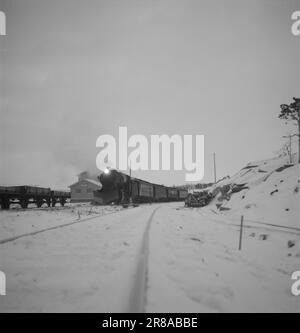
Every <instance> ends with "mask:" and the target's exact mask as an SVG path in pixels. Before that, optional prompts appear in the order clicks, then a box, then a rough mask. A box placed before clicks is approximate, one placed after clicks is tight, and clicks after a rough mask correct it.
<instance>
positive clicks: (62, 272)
mask: <svg viewBox="0 0 300 333" xmlns="http://www.w3.org/2000/svg"><path fill="white" fill-rule="evenodd" d="M26 213H27V214H28V215H30V214H31V216H32V217H33V219H34V220H35V221H36V222H37V218H36V216H37V214H39V213H40V212H37V211H33V210H32V211H28V212H26ZM151 213H152V208H151V207H150V206H148V207H144V208H143V209H142V208H130V209H128V210H125V211H120V212H116V213H115V214H108V215H106V216H103V217H96V218H94V219H90V220H88V221H85V222H84V223H77V224H74V225H71V226H67V227H64V228H59V229H55V230H50V231H46V232H44V233H40V234H38V235H34V236H28V237H23V238H20V239H18V240H15V241H12V242H9V243H5V244H2V245H0V270H2V271H3V272H5V274H6V279H7V295H6V296H1V297H0V312H57V311H58V312H69V311H72V312H74V311H75V312H77V311H82V312H122V311H123V312H126V311H127V310H128V308H129V304H128V303H129V297H130V293H131V291H132V289H133V285H132V284H133V279H134V275H135V269H136V261H137V260H136V257H137V256H138V253H139V247H140V244H141V237H140V235H141V234H143V231H144V228H145V226H146V222H147V219H148V218H149V216H150V214H151ZM5 214H6V213H5ZM46 214H47V213H46V212H45V215H46ZM50 214H53V215H52V218H53V221H55V218H56V216H57V215H56V213H54V212H53V211H52V212H48V218H49V219H50ZM19 220H20V221H19V222H20V223H21V222H22V218H21V217H20V216H19ZM55 223H59V221H57V220H56V222H55ZM15 225H18V224H17V223H16V224H15Z"/></svg>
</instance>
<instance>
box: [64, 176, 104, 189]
mask: <svg viewBox="0 0 300 333" xmlns="http://www.w3.org/2000/svg"><path fill="white" fill-rule="evenodd" d="M84 181H86V182H88V183H91V184H94V185H97V186H100V187H101V186H102V185H101V183H100V182H98V181H97V180H94V179H89V178H84V179H81V180H79V181H78V182H76V183H74V184H72V185H70V186H69V187H72V186H75V185H77V184H79V183H81V182H84Z"/></svg>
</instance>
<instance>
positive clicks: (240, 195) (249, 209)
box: [210, 158, 300, 227]
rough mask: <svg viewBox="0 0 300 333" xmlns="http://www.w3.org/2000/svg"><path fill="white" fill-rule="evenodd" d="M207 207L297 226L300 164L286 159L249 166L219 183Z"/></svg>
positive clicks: (255, 218) (299, 222) (248, 217)
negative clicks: (213, 197)
mask: <svg viewBox="0 0 300 333" xmlns="http://www.w3.org/2000/svg"><path fill="white" fill-rule="evenodd" d="M212 191H213V192H214V193H217V195H216V197H215V199H214V200H213V201H212V202H211V204H210V206H211V208H213V209H218V210H219V211H220V212H221V213H222V214H226V215H231V216H236V217H237V216H240V215H244V216H245V217H246V218H247V219H253V220H258V221H263V222H270V223H276V224H280V225H285V226H293V227H300V208H299V207H300V164H294V165H290V164H287V162H286V158H272V159H267V160H262V161H256V162H252V163H249V164H248V165H247V166H245V167H244V168H242V169H241V170H240V171H239V172H238V173H237V174H235V175H234V176H232V177H230V178H226V179H223V180H222V181H220V182H218V183H217V184H216V185H215V186H214V187H213V188H212Z"/></svg>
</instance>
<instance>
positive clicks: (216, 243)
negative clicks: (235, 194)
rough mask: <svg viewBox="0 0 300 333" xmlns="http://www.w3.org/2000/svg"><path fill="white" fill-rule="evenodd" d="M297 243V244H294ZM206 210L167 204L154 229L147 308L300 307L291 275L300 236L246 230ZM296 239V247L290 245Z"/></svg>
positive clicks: (298, 265)
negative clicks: (241, 230)
mask: <svg viewBox="0 0 300 333" xmlns="http://www.w3.org/2000/svg"><path fill="white" fill-rule="evenodd" d="M291 242H292V243H291ZM238 243H239V227H238V226H235V225H231V224H228V223H227V222H226V221H221V220H220V219H216V218H215V214H213V213H210V215H209V212H207V213H206V214H205V215H203V213H202V209H201V208H196V209H189V208H183V207H181V208H180V207H177V206H176V205H173V207H172V206H171V207H167V206H165V207H163V208H161V209H160V210H158V212H157V214H156V215H155V217H154V220H153V223H152V229H151V233H150V254H149V258H150V259H149V277H148V292H147V307H146V310H147V311H148V312H152V311H153V312H273V311H274V312H300V299H299V297H298V298H297V297H295V296H293V295H292V293H291V285H292V281H291V274H292V272H294V271H296V270H299V269H300V235H299V234H298V235H297V234H291V233H289V232H282V231H278V230H272V229H269V228H266V229H264V228H263V227H259V228H256V227H253V228H250V229H248V228H246V229H244V233H243V247H242V251H238ZM289 244H293V246H289Z"/></svg>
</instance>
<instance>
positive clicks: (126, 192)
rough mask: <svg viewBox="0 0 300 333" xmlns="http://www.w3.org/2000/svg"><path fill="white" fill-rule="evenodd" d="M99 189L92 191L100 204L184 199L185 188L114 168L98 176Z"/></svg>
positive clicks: (185, 195)
mask: <svg viewBox="0 0 300 333" xmlns="http://www.w3.org/2000/svg"><path fill="white" fill-rule="evenodd" d="M99 181H100V183H101V184H102V188H101V190H97V191H94V203H95V204H100V205H107V204H111V203H115V204H123V205H126V204H129V203H131V202H132V203H147V202H148V203H151V202H167V201H184V200H185V198H186V197H187V195H188V191H187V190H186V189H181V188H176V187H167V186H164V185H158V184H153V183H149V182H147V181H144V180H141V179H137V178H133V177H130V176H128V175H126V174H124V173H122V172H119V171H117V170H114V169H106V170H105V171H104V172H103V173H102V174H101V175H100V176H99Z"/></svg>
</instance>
